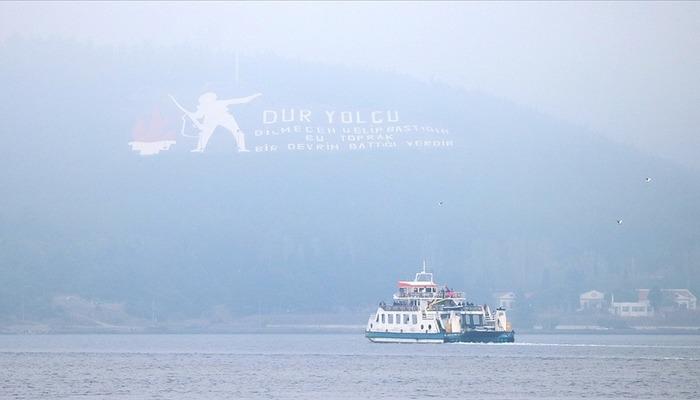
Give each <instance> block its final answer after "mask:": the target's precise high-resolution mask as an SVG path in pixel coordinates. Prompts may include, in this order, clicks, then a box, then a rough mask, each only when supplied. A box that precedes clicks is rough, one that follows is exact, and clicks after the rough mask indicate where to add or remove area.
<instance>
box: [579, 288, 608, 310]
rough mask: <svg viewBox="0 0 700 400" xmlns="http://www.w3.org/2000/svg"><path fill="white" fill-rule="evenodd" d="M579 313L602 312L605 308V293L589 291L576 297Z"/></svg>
mask: <svg viewBox="0 0 700 400" xmlns="http://www.w3.org/2000/svg"><path fill="white" fill-rule="evenodd" d="M578 299H579V300H578V303H579V311H585V310H603V309H604V308H605V293H603V292H599V291H597V290H589V291H588V292H585V293H581V295H580V296H579V297H578Z"/></svg>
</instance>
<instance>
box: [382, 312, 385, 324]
mask: <svg viewBox="0 0 700 400" xmlns="http://www.w3.org/2000/svg"><path fill="white" fill-rule="evenodd" d="M384 322H385V321H384V314H382V324H383V323H384Z"/></svg>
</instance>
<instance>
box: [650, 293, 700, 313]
mask: <svg viewBox="0 0 700 400" xmlns="http://www.w3.org/2000/svg"><path fill="white" fill-rule="evenodd" d="M650 292H651V290H649V289H637V293H638V294H639V299H640V300H646V299H648V298H649V293H650ZM661 295H662V296H663V299H664V303H666V304H673V306H675V307H676V308H677V309H680V310H696V309H697V306H698V298H697V297H695V295H694V294H693V292H691V291H690V290H688V289H661Z"/></svg>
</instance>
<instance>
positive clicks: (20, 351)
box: [0, 334, 700, 399]
mask: <svg viewBox="0 0 700 400" xmlns="http://www.w3.org/2000/svg"><path fill="white" fill-rule="evenodd" d="M516 341H517V342H516V343H513V344H465V343H458V344H440V345H435V344H432V345H431V344H374V343H370V342H369V341H367V340H366V339H365V338H364V337H363V336H362V334H260V335H252V334H234V335H36V336H29V335H26V336H12V335H6V336H0V384H1V385H2V386H1V387H0V398H1V399H146V398H150V399H269V398H280V399H382V398H385V399H420V398H440V399H450V398H452V399H469V398H472V399H541V398H551V399H572V398H576V399H578V398H588V399H597V398H601V399H602V398H606V399H618V398H634V399H662V398H664V399H697V398H700V335H516Z"/></svg>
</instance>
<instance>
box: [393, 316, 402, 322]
mask: <svg viewBox="0 0 700 400" xmlns="http://www.w3.org/2000/svg"><path fill="white" fill-rule="evenodd" d="M394 321H396V323H397V324H400V323H401V314H396V319H395V320H394Z"/></svg>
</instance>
